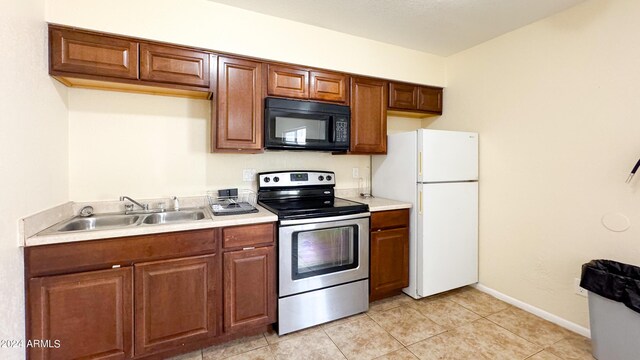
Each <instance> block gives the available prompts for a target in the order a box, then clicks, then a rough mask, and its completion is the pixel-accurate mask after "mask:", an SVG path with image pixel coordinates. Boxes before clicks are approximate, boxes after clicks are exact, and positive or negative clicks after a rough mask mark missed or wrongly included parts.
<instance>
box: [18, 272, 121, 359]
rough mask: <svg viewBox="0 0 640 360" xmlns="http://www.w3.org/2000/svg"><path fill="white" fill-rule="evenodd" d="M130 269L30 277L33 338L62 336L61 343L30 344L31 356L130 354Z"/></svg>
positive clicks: (118, 356) (116, 356) (115, 356)
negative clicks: (43, 345)
mask: <svg viewBox="0 0 640 360" xmlns="http://www.w3.org/2000/svg"><path fill="white" fill-rule="evenodd" d="M131 273H132V271H131V268H130V267H127V268H119V269H110V270H103V271H93V272H85V273H76V274H71V275H59V276H50V277H42V278H32V279H30V280H29V293H28V298H29V303H28V304H29V306H30V308H29V312H28V314H29V319H30V321H28V322H27V326H28V334H27V335H28V338H29V339H46V340H51V341H52V342H53V341H54V340H59V341H60V344H59V345H60V347H59V348H57V349H56V348H55V347H32V348H28V350H27V351H28V358H30V359H50V360H55V359H110V360H115V359H128V358H131V357H132V356H133V321H132V317H133V295H132V287H133V279H132V274H131ZM51 345H52V346H55V344H54V343H52V344H51Z"/></svg>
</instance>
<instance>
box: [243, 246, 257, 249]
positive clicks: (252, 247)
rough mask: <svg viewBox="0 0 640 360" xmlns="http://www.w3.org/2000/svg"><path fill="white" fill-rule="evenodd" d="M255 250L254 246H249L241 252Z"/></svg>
mask: <svg viewBox="0 0 640 360" xmlns="http://www.w3.org/2000/svg"><path fill="white" fill-rule="evenodd" d="M255 248H256V247H255V246H249V247H244V248H242V250H253V249H255Z"/></svg>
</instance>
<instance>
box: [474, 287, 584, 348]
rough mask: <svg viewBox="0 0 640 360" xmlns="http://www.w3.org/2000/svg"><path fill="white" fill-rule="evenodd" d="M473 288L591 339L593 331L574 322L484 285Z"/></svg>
mask: <svg viewBox="0 0 640 360" xmlns="http://www.w3.org/2000/svg"><path fill="white" fill-rule="evenodd" d="M471 286H473V287H474V288H476V289H478V290H480V291H482V292H484V293H487V294H489V295H491V296H493V297H495V298H498V299H500V300H502V301H504V302H506V303H508V304H511V305H513V306H515V307H517V308H520V309H522V310H524V311H526V312H530V313H532V314H533V315H536V316H539V317H541V318H543V319H545V320H547V321H550V322H552V323H554V324H556V325H558V326H562V327H563V328H565V329H568V330H571V331H573V332H575V333H578V334H580V335H582V336H584V337H587V338H591V331H590V330H589V329H587V328H585V327H583V326H580V325H578V324H576V323H574V322H571V321H569V320H566V319H563V318H561V317H559V316H557V315H554V314H552V313H550V312H547V311H544V310H542V309H540V308H537V307H535V306H533V305H529V304H527V303H525V302H522V301H520V300H518V299H514V298H512V297H511V296H508V295H505V294H503V293H501V292H499V291H497V290H494V289H492V288H490V287H487V286H484V285H482V284H480V283H477V284H475V285H471Z"/></svg>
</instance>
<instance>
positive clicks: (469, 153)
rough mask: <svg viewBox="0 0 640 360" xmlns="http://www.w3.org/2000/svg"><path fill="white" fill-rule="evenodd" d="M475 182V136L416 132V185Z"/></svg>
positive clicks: (443, 132)
mask: <svg viewBox="0 0 640 360" xmlns="http://www.w3.org/2000/svg"><path fill="white" fill-rule="evenodd" d="M470 180H478V134H477V133H471V132H460V131H442V130H426V129H420V130H418V182H443V181H470Z"/></svg>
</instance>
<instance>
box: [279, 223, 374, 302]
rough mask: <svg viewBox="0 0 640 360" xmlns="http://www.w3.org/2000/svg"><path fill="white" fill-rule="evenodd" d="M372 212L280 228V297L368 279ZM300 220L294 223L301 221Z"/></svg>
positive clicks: (282, 224) (282, 225) (284, 224)
mask: <svg viewBox="0 0 640 360" xmlns="http://www.w3.org/2000/svg"><path fill="white" fill-rule="evenodd" d="M368 215H369V214H368V213H367V214H366V215H364V216H366V217H363V214H356V215H346V216H336V217H328V218H316V219H307V220H305V221H306V223H305V224H295V225H289V226H287V225H286V221H283V222H282V223H281V226H280V229H279V243H278V245H279V260H280V270H279V280H280V281H279V282H280V285H279V289H280V291H279V296H280V297H284V296H288V295H293V294H297V293H301V292H305V291H311V290H317V289H322V288H326V287H329V286H334V285H339V284H344V283H348V282H351V281H357V280H362V279H367V278H368V277H369V217H368ZM299 221H301V220H296V221H292V222H299Z"/></svg>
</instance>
